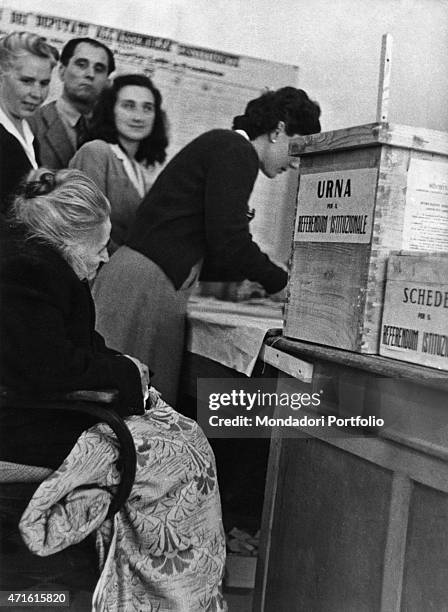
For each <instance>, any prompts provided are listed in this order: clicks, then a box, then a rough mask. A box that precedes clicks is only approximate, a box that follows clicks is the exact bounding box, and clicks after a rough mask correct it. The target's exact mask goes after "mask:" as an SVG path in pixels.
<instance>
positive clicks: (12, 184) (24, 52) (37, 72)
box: [0, 32, 59, 211]
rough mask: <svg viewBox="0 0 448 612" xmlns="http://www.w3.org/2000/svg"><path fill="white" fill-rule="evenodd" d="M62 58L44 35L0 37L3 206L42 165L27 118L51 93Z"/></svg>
mask: <svg viewBox="0 0 448 612" xmlns="http://www.w3.org/2000/svg"><path fill="white" fill-rule="evenodd" d="M58 58H59V54H58V52H57V50H56V49H55V48H54V47H52V46H51V45H49V44H48V43H47V42H46V39H45V38H42V36H38V35H37V34H32V33H31V32H12V33H11V34H8V35H6V36H3V37H2V38H0V159H1V164H0V210H2V211H5V210H6V209H7V208H8V207H9V205H10V203H11V196H12V195H13V194H14V192H15V191H16V189H17V187H18V185H19V183H20V181H21V180H22V179H23V178H24V177H25V175H26V174H27V173H28V172H29V171H30V170H31V169H32V168H37V167H38V165H39V156H38V152H37V151H36V149H35V146H34V145H35V143H34V136H33V133H32V131H31V128H30V126H29V124H28V122H27V119H29V117H31V116H32V115H33V113H34V112H35V111H36V110H37V109H38V108H39V106H40V105H41V104H42V103H43V102H44V100H45V98H46V97H47V95H48V88H49V85H50V78H51V71H52V69H53V68H54V66H55V65H56V63H57V61H58Z"/></svg>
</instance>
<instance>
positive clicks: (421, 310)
mask: <svg viewBox="0 0 448 612" xmlns="http://www.w3.org/2000/svg"><path fill="white" fill-rule="evenodd" d="M380 355H384V356H385V357H392V358H394V359H400V360H402V361H410V362H411V363H419V364H421V365H426V366H430V367H433V368H440V369H442V370H448V253H424V254H422V253H409V252H401V253H396V254H395V253H394V254H393V255H391V256H390V257H389V262H388V265H387V281H386V293H385V298H384V310H383V320H382V325H381V337H380Z"/></svg>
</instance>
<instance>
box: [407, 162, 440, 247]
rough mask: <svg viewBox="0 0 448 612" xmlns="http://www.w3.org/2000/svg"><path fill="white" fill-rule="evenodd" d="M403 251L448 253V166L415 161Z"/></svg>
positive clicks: (411, 171) (408, 197) (408, 196)
mask: <svg viewBox="0 0 448 612" xmlns="http://www.w3.org/2000/svg"><path fill="white" fill-rule="evenodd" d="M402 248H403V249H406V250H410V251H448V164H446V163H441V162H434V161H431V160H426V159H412V160H411V163H410V164H409V170H408V180H407V191H406V208H405V214H404V221H403V240H402Z"/></svg>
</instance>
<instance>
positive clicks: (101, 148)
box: [69, 74, 168, 252]
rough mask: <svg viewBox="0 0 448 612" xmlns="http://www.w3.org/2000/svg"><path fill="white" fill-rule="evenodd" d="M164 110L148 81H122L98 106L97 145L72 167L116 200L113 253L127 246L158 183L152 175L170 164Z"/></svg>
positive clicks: (143, 78) (135, 76) (113, 204)
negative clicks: (140, 209)
mask: <svg viewBox="0 0 448 612" xmlns="http://www.w3.org/2000/svg"><path fill="white" fill-rule="evenodd" d="M161 105H162V97H161V95H160V92H159V90H158V89H157V88H156V87H155V86H154V84H153V83H152V81H151V79H149V78H148V77H146V76H144V75H142V74H125V75H121V76H117V77H116V78H115V79H114V81H113V83H112V85H111V87H110V88H106V89H105V90H104V91H103V93H102V95H101V96H100V99H99V101H98V104H97V105H96V108H95V112H94V116H93V119H92V123H93V128H92V135H93V138H94V140H92V141H91V142H88V143H86V144H85V145H83V146H82V147H81V148H80V149H79V151H77V153H76V154H75V155H74V157H73V158H72V160H71V161H70V163H69V167H70V168H77V169H78V170H82V171H83V172H85V173H86V174H87V175H88V176H89V177H90V178H91V179H92V180H93V181H95V183H96V185H97V186H98V187H99V188H100V189H101V191H102V192H103V193H104V194H105V195H106V197H107V198H108V199H109V201H110V204H111V208H112V210H111V222H112V232H111V241H112V245H111V248H110V249H109V250H110V252H111V251H114V250H115V249H116V248H118V247H119V246H120V245H122V244H123V243H124V241H125V239H126V237H127V234H128V232H129V228H130V226H131V224H132V222H133V220H134V218H135V213H136V210H137V207H138V205H139V204H140V202H141V200H142V198H143V197H144V195H145V194H146V192H147V191H148V189H149V187H150V185H151V183H152V178H151V170H154V169H155V167H156V165H157V164H161V163H162V162H163V161H164V160H165V157H166V153H165V149H166V147H167V146H168V139H167V135H166V128H165V121H164V118H163V112H162V106H161Z"/></svg>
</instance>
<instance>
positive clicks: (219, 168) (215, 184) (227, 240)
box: [204, 139, 288, 293]
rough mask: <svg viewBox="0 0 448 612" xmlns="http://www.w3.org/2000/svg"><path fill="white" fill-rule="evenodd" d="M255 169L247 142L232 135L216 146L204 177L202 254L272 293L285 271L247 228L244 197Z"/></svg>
mask: <svg viewBox="0 0 448 612" xmlns="http://www.w3.org/2000/svg"><path fill="white" fill-rule="evenodd" d="M257 173H258V159H257V158H256V154H254V151H253V150H252V147H251V146H250V145H249V143H246V142H244V143H240V142H238V141H235V140H233V139H232V143H229V144H228V145H227V146H224V147H220V148H217V149H216V151H215V153H214V155H213V157H212V159H211V161H210V164H209V167H208V172H207V176H206V181H205V192H204V201H205V207H204V211H205V232H206V244H207V254H206V258H207V259H209V260H210V261H212V262H213V261H216V262H219V264H220V266H222V267H224V268H227V269H229V270H233V271H235V273H236V274H238V273H239V274H241V276H242V277H243V278H248V279H249V280H251V281H256V282H259V283H260V284H261V285H263V287H264V288H265V289H266V291H267V292H268V293H276V292H277V291H280V290H281V289H283V287H284V286H285V285H286V283H287V278H288V276H287V273H286V272H285V271H284V270H282V269H281V268H280V267H279V266H277V265H276V264H274V263H273V262H272V261H271V260H270V259H269V257H268V256H267V255H266V254H265V253H263V252H262V251H261V249H260V248H259V246H258V245H257V244H256V243H255V242H254V240H253V238H252V235H251V233H250V231H249V220H248V216H247V213H248V201H249V197H250V194H251V192H252V189H253V186H254V183H255V179H256V177H257Z"/></svg>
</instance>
